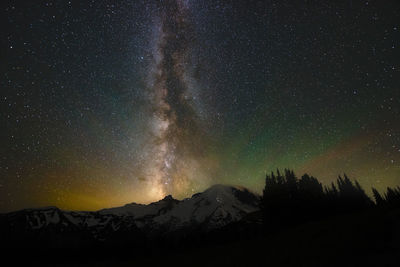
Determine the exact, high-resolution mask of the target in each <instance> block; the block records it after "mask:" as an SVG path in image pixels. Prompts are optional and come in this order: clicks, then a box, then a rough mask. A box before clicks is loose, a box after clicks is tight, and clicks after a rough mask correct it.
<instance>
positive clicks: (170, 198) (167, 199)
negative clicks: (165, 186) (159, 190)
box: [162, 195, 176, 201]
mask: <svg viewBox="0 0 400 267" xmlns="http://www.w3.org/2000/svg"><path fill="white" fill-rule="evenodd" d="M162 200H164V201H171V200H176V199H174V198H173V197H172V195H168V196H165V197H164V198H163V199H162Z"/></svg>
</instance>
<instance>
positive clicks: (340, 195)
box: [261, 169, 400, 226]
mask: <svg viewBox="0 0 400 267" xmlns="http://www.w3.org/2000/svg"><path fill="white" fill-rule="evenodd" d="M372 192H373V196H374V200H375V201H373V200H372V199H371V198H370V197H369V196H368V195H367V194H366V193H365V191H364V189H363V188H362V187H361V185H360V184H359V183H358V182H357V181H354V182H352V181H351V180H350V179H349V177H347V175H346V174H345V175H344V176H343V177H341V176H339V177H338V179H337V180H336V182H332V183H331V185H329V186H323V185H322V184H321V183H320V182H319V181H318V179H317V178H315V177H313V176H309V175H308V174H304V175H303V176H302V177H301V178H300V179H299V178H297V177H296V175H295V173H294V172H293V171H292V170H288V169H285V170H284V173H283V174H282V173H281V172H280V171H279V170H277V172H276V174H275V173H274V172H272V173H271V174H267V175H266V179H265V188H264V190H263V195H262V198H261V211H262V214H263V218H264V223H265V224H266V225H274V226H289V225H294V224H298V223H301V222H304V221H309V220H314V219H321V218H324V217H328V216H335V215H339V214H343V213H352V212H359V211H363V210H367V209H372V208H380V209H392V208H399V207H400V187H397V188H387V192H386V193H384V194H383V195H381V194H380V193H379V192H378V191H377V190H376V189H375V188H372Z"/></svg>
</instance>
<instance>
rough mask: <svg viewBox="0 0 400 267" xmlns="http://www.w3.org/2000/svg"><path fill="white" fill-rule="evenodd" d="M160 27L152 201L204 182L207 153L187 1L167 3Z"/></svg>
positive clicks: (153, 85)
mask: <svg viewBox="0 0 400 267" xmlns="http://www.w3.org/2000/svg"><path fill="white" fill-rule="evenodd" d="M159 10H160V12H159V16H160V18H159V20H156V21H158V23H156V25H155V32H156V38H155V40H154V42H155V45H154V51H153V56H154V62H153V64H154V66H152V68H150V73H149V75H150V78H149V80H148V90H149V91H150V96H151V98H150V100H151V102H150V103H151V108H152V118H151V119H150V127H151V133H152V134H151V136H150V137H149V140H148V141H149V144H148V149H149V150H150V151H151V153H149V157H150V158H148V159H147V160H146V164H145V168H146V171H145V174H146V179H147V180H148V181H149V182H150V183H149V185H150V188H149V194H150V197H155V198H159V197H162V196H164V195H166V194H174V195H175V194H177V193H180V192H182V191H186V190H187V189H188V187H189V186H190V184H191V180H192V179H194V176H195V175H194V172H197V174H196V177H199V172H200V169H199V162H198V159H199V158H200V157H201V156H202V148H203V147H204V145H205V143H204V132H202V131H201V127H199V126H200V125H199V123H200V121H199V120H200V118H199V116H198V115H197V114H196V111H195V107H194V103H193V95H192V93H191V84H190V80H191V77H190V71H189V70H190V69H191V62H190V52H191V47H192V43H193V42H194V37H195V33H194V30H193V28H192V25H191V22H190V17H189V9H188V8H187V6H186V5H185V3H184V2H182V1H164V3H163V4H162V6H161V7H160V9H159Z"/></svg>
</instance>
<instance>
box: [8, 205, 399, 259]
mask: <svg viewBox="0 0 400 267" xmlns="http://www.w3.org/2000/svg"><path fill="white" fill-rule="evenodd" d="M255 221H256V220H253V219H250V220H249V221H248V222H247V223H246V226H245V227H243V224H242V223H243V222H238V224H239V226H234V227H233V226H232V225H230V226H229V227H227V228H224V229H220V230H217V231H215V232H210V233H209V234H210V235H212V236H208V237H207V236H203V237H204V240H207V242H198V243H192V244H191V245H190V244H188V245H187V246H175V245H172V244H171V246H169V247H168V246H162V247H160V248H153V249H151V248H149V247H147V248H146V249H143V250H138V249H137V248H136V249H133V248H126V249H124V248H120V249H119V250H113V249H104V248H103V249H99V250H97V249H95V250H90V249H85V250H80V251H79V250H78V251H77V250H69V249H63V250H58V251H57V250H49V251H48V253H46V252H44V253H43V252H42V253H41V254H37V255H35V254H33V253H31V252H30V251H12V252H13V253H12V254H11V252H10V251H9V252H8V255H9V258H10V259H11V260H12V263H15V264H16V263H18V262H23V263H29V264H41V265H46V266H307V267H309V266H400V260H399V255H400V210H399V209H397V210H380V209H374V210H368V211H364V212H361V213H357V214H344V215H340V216H337V217H331V218H327V219H324V220H320V221H311V222H308V223H305V224H302V225H298V226H293V227H289V228H287V227H284V228H281V229H276V230H275V231H268V232H265V231H263V230H260V229H262V228H257V225H255V224H253V223H254V222H255ZM252 224H253V225H252ZM240 225H241V226H240ZM253 226H254V227H253ZM251 228H253V229H257V230H256V231H258V232H257V234H255V235H254V233H253V234H252V235H247V236H246V235H243V232H248V230H249V229H251ZM238 229H241V230H238ZM227 234H230V235H232V236H231V238H230V240H229V241H226V240H225V241H223V242H219V241H218V240H220V237H221V236H222V237H226V235H227ZM213 237H215V240H213ZM225 239H226V238H225ZM210 240H211V241H210ZM197 241H198V240H197ZM194 242H196V241H194ZM3 252H4V250H3ZM15 252H17V255H20V256H18V257H15V255H16V254H15ZM3 260H5V258H4V257H3Z"/></svg>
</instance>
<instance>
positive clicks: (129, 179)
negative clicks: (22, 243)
mask: <svg viewBox="0 0 400 267" xmlns="http://www.w3.org/2000/svg"><path fill="white" fill-rule="evenodd" d="M0 5H1V12H2V14H3V15H2V20H1V28H2V30H1V33H0V34H1V39H0V41H1V43H0V45H1V50H0V53H1V60H0V88H1V89H0V126H1V131H0V212H5V211H11V210H16V209H21V208H27V207H39V206H49V205H54V206H58V207H60V208H63V209H72V210H96V209H100V208H105V207H112V206H118V205H123V204H126V203H129V202H138V203H149V202H152V201H156V200H159V199H161V198H163V197H164V196H165V195H168V194H172V195H173V196H174V197H175V198H184V197H189V196H191V195H192V194H193V193H196V192H198V191H201V190H204V189H206V188H207V187H209V186H210V185H212V184H215V183H223V184H233V185H243V186H246V187H248V188H250V189H252V190H254V191H256V192H261V190H262V187H263V184H264V177H265V173H266V172H270V171H273V170H276V169H277V168H281V169H282V168H291V169H294V170H295V172H296V173H297V174H298V175H301V174H303V173H305V172H307V173H309V174H312V175H314V176H316V177H317V178H318V179H320V181H322V182H323V183H324V184H328V183H330V182H332V181H333V180H334V179H336V177H337V175H339V174H343V173H347V174H348V175H349V176H350V177H351V178H354V179H357V180H358V181H359V182H360V184H361V185H362V186H364V187H365V188H366V189H368V190H367V191H369V188H370V187H372V186H373V187H376V188H377V189H379V190H383V189H384V188H386V187H387V186H397V185H400V88H399V86H400V49H399V45H400V15H399V14H400V2H398V1H395V0H387V1H356V0H348V1H330V0H318V1H316V0H315V1H311V0H309V1H305V0H300V1H289V0H280V1H273V0H260V1H255V0H249V1H221V0H129V1H128V0H123V1H122V0H121V1H106V0H98V1H94V0H92V1H77V0H71V1H66V0H55V1H11V0H6V1H2V2H1V4H0Z"/></svg>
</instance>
